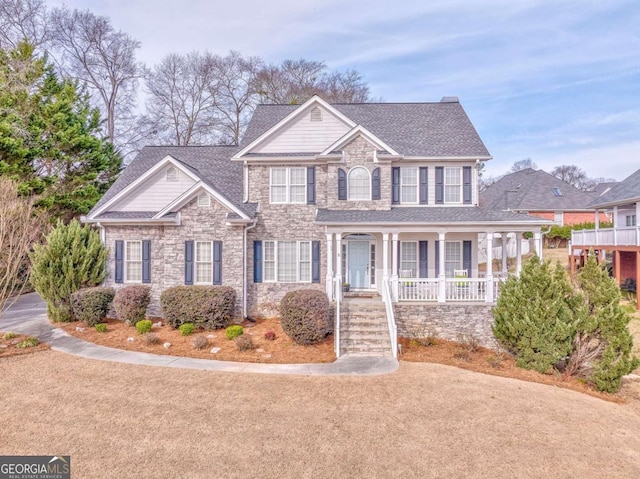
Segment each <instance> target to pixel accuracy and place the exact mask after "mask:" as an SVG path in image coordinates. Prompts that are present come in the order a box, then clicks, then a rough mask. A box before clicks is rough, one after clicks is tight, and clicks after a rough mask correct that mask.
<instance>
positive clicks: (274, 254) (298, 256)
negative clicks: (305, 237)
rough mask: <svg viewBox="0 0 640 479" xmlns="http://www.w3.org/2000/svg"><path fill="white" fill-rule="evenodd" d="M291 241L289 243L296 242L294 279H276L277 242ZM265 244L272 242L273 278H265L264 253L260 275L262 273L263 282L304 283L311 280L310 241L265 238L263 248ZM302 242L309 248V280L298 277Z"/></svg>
mask: <svg viewBox="0 0 640 479" xmlns="http://www.w3.org/2000/svg"><path fill="white" fill-rule="evenodd" d="M281 241H282V242H287V243H289V242H291V243H295V244H296V265H297V267H296V279H295V281H280V280H279V279H278V272H279V271H278V259H279V258H278V243H279V242H281ZM267 244H273V261H272V262H273V279H267V278H266V271H267V268H266V265H265V263H267V259H266V258H267V255H266V254H264V252H263V255H262V275H263V282H265V283H289V284H292V283H305V284H310V283H312V282H313V251H312V242H311V241H296V240H267V241H264V248H265V250H266V247H267ZM303 244H307V245H308V248H309V280H308V281H306V280H304V281H303V280H301V279H300V271H301V264H300V247H301V246H302V245H303ZM269 263H271V261H269Z"/></svg>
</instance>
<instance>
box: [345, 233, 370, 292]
mask: <svg viewBox="0 0 640 479" xmlns="http://www.w3.org/2000/svg"><path fill="white" fill-rule="evenodd" d="M347 259H348V262H349V264H348V276H347V280H348V282H349V284H350V285H351V287H352V288H354V289H366V288H369V242H368V241H349V251H348V254H347Z"/></svg>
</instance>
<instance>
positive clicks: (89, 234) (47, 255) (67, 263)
mask: <svg viewBox="0 0 640 479" xmlns="http://www.w3.org/2000/svg"><path fill="white" fill-rule="evenodd" d="M30 259H31V265H32V268H31V284H32V285H33V287H34V288H35V290H36V291H37V292H38V294H40V296H42V298H43V299H44V300H45V301H46V302H47V313H48V314H49V317H50V318H51V320H52V321H54V322H58V321H72V320H73V313H72V310H71V294H72V293H74V292H76V291H77V290H79V289H80V288H85V287H91V286H97V285H99V284H100V283H101V282H102V280H103V279H104V277H105V266H106V262H107V250H106V249H105V247H104V246H103V244H102V242H101V241H100V235H99V234H98V232H97V231H96V230H95V229H93V228H91V227H90V226H89V225H85V226H82V225H80V223H79V222H78V221H76V220H73V221H72V222H71V223H69V224H68V225H65V224H64V223H62V221H58V223H57V225H56V227H55V228H54V229H53V230H52V231H51V233H49V235H48V236H47V238H46V242H45V244H43V245H38V244H36V245H34V247H33V252H32V253H31V255H30Z"/></svg>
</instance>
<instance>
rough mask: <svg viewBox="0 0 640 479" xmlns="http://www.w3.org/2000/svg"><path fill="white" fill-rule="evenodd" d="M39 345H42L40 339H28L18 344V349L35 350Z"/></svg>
mask: <svg viewBox="0 0 640 479" xmlns="http://www.w3.org/2000/svg"><path fill="white" fill-rule="evenodd" d="M38 344H40V341H39V340H38V338H27V339H23V340H22V341H20V342H19V343H18V344H16V348H20V349H24V348H33V347H35V346H37V345H38Z"/></svg>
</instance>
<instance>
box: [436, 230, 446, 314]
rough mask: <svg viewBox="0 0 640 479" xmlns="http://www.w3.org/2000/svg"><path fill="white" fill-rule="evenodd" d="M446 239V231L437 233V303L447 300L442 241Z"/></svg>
mask: <svg viewBox="0 0 640 479" xmlns="http://www.w3.org/2000/svg"><path fill="white" fill-rule="evenodd" d="M445 239H446V233H444V232H440V233H438V258H439V264H438V303H444V302H446V301H447V284H446V273H445V267H444V266H445V264H444V263H445V257H444V255H445V247H444V242H445Z"/></svg>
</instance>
